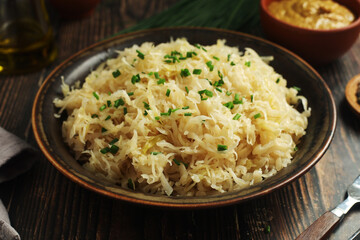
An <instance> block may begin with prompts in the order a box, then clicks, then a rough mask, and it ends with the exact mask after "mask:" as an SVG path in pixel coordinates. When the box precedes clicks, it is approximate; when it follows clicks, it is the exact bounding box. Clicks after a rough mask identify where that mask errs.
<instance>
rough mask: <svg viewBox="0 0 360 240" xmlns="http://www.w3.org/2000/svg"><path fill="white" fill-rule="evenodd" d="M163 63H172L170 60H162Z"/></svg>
mask: <svg viewBox="0 0 360 240" xmlns="http://www.w3.org/2000/svg"><path fill="white" fill-rule="evenodd" d="M164 62H166V63H172V61H171V60H164Z"/></svg>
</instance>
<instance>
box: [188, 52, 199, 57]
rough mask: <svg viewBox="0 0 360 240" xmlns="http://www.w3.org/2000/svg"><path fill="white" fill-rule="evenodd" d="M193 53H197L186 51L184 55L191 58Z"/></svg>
mask: <svg viewBox="0 0 360 240" xmlns="http://www.w3.org/2000/svg"><path fill="white" fill-rule="evenodd" d="M193 55H195V56H196V55H197V53H196V52H187V53H186V57H187V58H192V56H193Z"/></svg>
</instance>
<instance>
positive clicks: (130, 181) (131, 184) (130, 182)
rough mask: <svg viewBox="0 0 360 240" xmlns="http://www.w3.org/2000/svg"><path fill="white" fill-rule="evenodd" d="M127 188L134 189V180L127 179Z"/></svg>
mask: <svg viewBox="0 0 360 240" xmlns="http://www.w3.org/2000/svg"><path fill="white" fill-rule="evenodd" d="M127 186H128V188H130V189H132V190H135V185H134V182H133V180H132V179H131V178H129V179H128V184H127Z"/></svg>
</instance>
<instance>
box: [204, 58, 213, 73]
mask: <svg viewBox="0 0 360 240" xmlns="http://www.w3.org/2000/svg"><path fill="white" fill-rule="evenodd" d="M206 66H208V68H209V69H210V72H212V71H213V70H214V65H213V64H212V61H208V62H206Z"/></svg>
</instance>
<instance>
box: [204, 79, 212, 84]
mask: <svg viewBox="0 0 360 240" xmlns="http://www.w3.org/2000/svg"><path fill="white" fill-rule="evenodd" d="M205 80H206V81H208V83H209V84H210V86H212V85H213V84H212V82H211V81H210V80H209V79H207V78H205Z"/></svg>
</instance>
